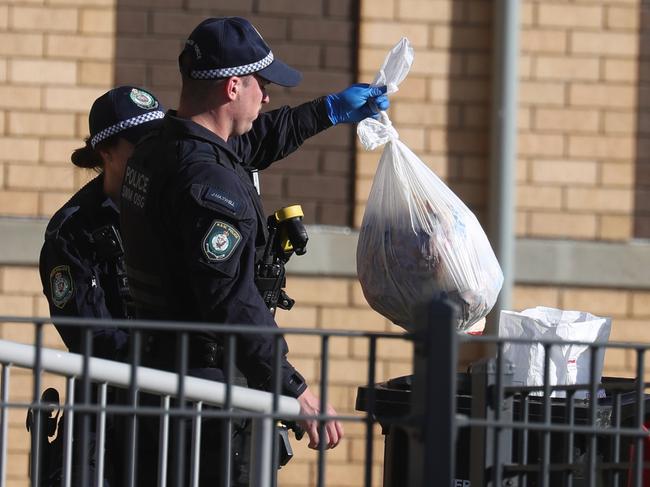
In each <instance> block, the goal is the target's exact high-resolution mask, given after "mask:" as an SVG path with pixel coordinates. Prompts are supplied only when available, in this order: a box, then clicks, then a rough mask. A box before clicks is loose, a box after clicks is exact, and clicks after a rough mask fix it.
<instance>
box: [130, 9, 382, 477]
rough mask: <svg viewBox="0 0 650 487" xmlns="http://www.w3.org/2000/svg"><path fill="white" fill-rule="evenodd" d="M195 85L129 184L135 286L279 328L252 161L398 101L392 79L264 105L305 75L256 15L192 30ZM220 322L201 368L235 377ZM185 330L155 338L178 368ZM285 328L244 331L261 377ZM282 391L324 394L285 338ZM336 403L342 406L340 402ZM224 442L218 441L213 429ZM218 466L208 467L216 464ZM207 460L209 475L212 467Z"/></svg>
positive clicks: (144, 311)
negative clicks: (263, 268)
mask: <svg viewBox="0 0 650 487" xmlns="http://www.w3.org/2000/svg"><path fill="white" fill-rule="evenodd" d="M179 64H180V68H181V73H182V79H183V87H182V92H181V98H180V104H179V108H178V111H176V112H174V111H169V112H168V113H167V115H166V116H165V119H164V121H163V126H162V128H161V129H160V130H159V131H157V132H156V133H154V135H152V136H150V137H149V138H147V139H145V140H144V141H142V143H141V144H140V145H139V146H138V147H137V148H136V151H135V154H134V156H133V158H132V159H131V160H130V161H129V165H128V167H127V171H126V175H125V179H124V184H123V188H122V229H123V237H124V243H125V248H126V259H127V266H128V275H129V280H130V283H131V290H132V294H133V297H134V299H135V302H136V308H137V312H138V315H139V317H141V318H152V319H166V320H184V321H203V322H212V323H233V324H241V323H243V324H254V325H256V326H260V327H276V326H277V325H276V323H275V321H274V319H273V316H272V315H271V313H270V312H269V311H268V309H267V308H266V307H265V304H264V301H263V300H262V298H261V296H260V293H259V291H258V289H257V288H256V286H255V266H256V262H257V261H258V259H259V257H260V251H261V250H263V249H264V245H265V243H266V238H267V230H266V218H265V215H264V210H263V208H262V204H261V199H260V197H259V195H258V192H257V191H256V188H255V186H254V184H253V178H252V177H251V172H252V171H254V170H256V169H264V168H266V167H267V166H269V164H271V163H272V162H273V161H276V160H278V159H281V158H283V157H285V156H287V155H288V154H290V153H291V152H292V151H294V150H295V149H297V148H298V147H299V146H300V145H301V144H302V143H303V142H304V141H305V139H307V138H308V137H311V136H313V135H315V134H317V133H318V132H320V131H322V130H324V129H326V128H328V127H330V126H332V125H334V124H336V123H344V122H350V123H352V122H358V121H360V120H362V119H364V118H366V117H368V116H372V115H373V114H375V113H376V112H377V110H379V109H386V108H387V107H388V100H387V98H386V96H385V91H386V90H385V87H382V88H376V87H369V86H368V85H353V86H351V87H349V88H348V89H346V90H344V91H343V92H341V93H337V94H332V95H328V96H326V97H323V98H318V99H316V100H314V101H311V102H308V103H305V104H303V105H300V106H297V107H295V108H289V107H283V108H280V109H278V110H274V111H272V112H269V113H264V114H260V110H261V108H262V106H263V105H264V104H266V103H268V102H269V96H268V94H267V93H266V86H267V85H268V84H269V83H275V84H279V85H282V86H288V87H291V86H296V85H297V84H298V83H299V82H300V80H301V77H302V75H301V74H300V73H299V72H298V71H296V70H294V69H292V68H290V67H289V66H287V65H286V64H284V63H282V62H281V61H279V60H277V59H275V58H274V55H273V53H272V52H271V50H270V48H269V47H268V45H267V44H266V43H265V41H264V40H263V38H262V36H261V35H260V34H259V33H258V31H257V30H256V29H255V28H254V27H253V26H252V25H251V24H250V23H249V22H248V21H247V20H245V19H242V18H237V17H229V18H211V19H207V20H205V21H203V22H202V23H201V24H199V25H198V26H197V27H196V29H195V30H194V31H193V32H192V33H191V35H190V37H189V39H188V40H187V42H186V45H185V48H184V50H183V52H182V53H181V55H180V57H179ZM218 330H219V327H218V325H216V326H215V332H214V333H208V332H206V333H192V334H190V338H189V343H190V345H189V346H190V353H189V361H190V363H189V369H190V373H191V374H194V375H199V376H202V377H207V378H211V379H214V380H223V372H222V371H221V369H220V364H219V357H217V356H216V355H219V353H218V350H219V346H217V345H218V343H219V342H221V341H222V337H220V335H219V334H218ZM175 340H176V339H175V336H172V335H166V334H164V333H162V332H160V333H151V334H150V335H149V336H148V337H147V338H146V342H147V343H148V347H149V348H148V349H147V350H148V351H147V350H145V355H144V357H143V358H144V360H145V362H146V363H147V364H148V365H152V366H157V367H163V368H168V369H173V367H174V359H173V357H174V355H175V351H176V341H175ZM274 342H275V339H274V337H273V336H272V335H270V334H265V333H260V334H241V335H238V337H237V344H238V346H237V366H238V368H239V369H240V370H241V371H242V372H243V374H244V375H245V377H246V379H247V380H248V383H249V385H250V386H252V387H255V388H260V389H267V390H268V389H270V388H271V384H272V374H273V348H274ZM281 347H282V370H281V371H280V377H281V384H282V392H283V393H284V394H288V395H291V396H294V397H296V398H298V401H299V403H300V405H301V411H302V413H303V414H317V413H318V412H319V400H318V399H317V398H316V396H315V395H314V394H312V392H311V390H310V389H309V388H308V387H307V384H306V383H305V381H304V379H303V377H302V376H301V375H300V374H299V373H298V372H297V371H296V370H295V369H294V368H293V366H291V364H290V363H289V361H288V360H287V359H286V353H287V351H288V350H287V347H286V343H285V342H284V340H281ZM327 413H329V414H335V411H334V409H333V408H331V407H328V411H327ZM304 426H305V429H306V432H307V434H308V435H309V439H310V442H309V446H310V447H311V448H316V447H317V446H318V443H319V441H324V442H325V443H326V445H327V446H328V447H329V448H334V447H335V446H336V445H337V444H338V443H339V441H340V439H341V438H342V436H343V428H342V427H341V425H340V424H339V422H337V421H330V422H328V423H327V425H326V428H325V438H319V437H318V429H317V423H316V422H315V421H309V422H306V423H305V424H304ZM212 441H214V440H212ZM212 458H213V459H212V460H211V462H212V465H209V466H208V467H207V469H211V470H216V469H215V468H214V457H212ZM205 470H206V469H205V468H203V469H202V472H201V479H202V483H203V481H204V480H206V481H207V479H208V477H207V475H209V472H205Z"/></svg>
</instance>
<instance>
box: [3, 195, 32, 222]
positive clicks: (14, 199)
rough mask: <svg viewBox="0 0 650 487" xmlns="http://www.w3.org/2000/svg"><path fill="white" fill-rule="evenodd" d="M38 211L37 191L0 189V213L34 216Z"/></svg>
mask: <svg viewBox="0 0 650 487" xmlns="http://www.w3.org/2000/svg"><path fill="white" fill-rule="evenodd" d="M37 211H38V193H36V192H27V191H9V190H7V189H3V190H2V191H0V214H1V215H9V216H34V215H36V213H37Z"/></svg>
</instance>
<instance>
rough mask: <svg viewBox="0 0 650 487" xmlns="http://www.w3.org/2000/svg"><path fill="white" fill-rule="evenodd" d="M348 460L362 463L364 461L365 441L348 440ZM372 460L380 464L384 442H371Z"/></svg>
mask: <svg viewBox="0 0 650 487" xmlns="http://www.w3.org/2000/svg"><path fill="white" fill-rule="evenodd" d="M350 458H351V460H352V461H354V462H359V463H361V462H364V461H365V459H366V441H365V439H356V438H354V439H351V440H350ZM372 458H373V461H375V462H382V461H383V459H384V442H383V440H381V439H375V440H373V447H372Z"/></svg>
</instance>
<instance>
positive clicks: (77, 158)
mask: <svg viewBox="0 0 650 487" xmlns="http://www.w3.org/2000/svg"><path fill="white" fill-rule="evenodd" d="M70 160H71V161H72V164H74V165H75V166H77V167H83V168H85V169H94V170H96V171H98V172H99V171H100V170H101V169H102V168H103V167H104V161H102V157H101V156H100V155H99V152H97V151H96V150H95V149H93V146H92V145H90V137H89V138H87V139H86V145H85V146H84V147H79V148H78V149H75V150H74V152H73V153H72V155H71V156H70Z"/></svg>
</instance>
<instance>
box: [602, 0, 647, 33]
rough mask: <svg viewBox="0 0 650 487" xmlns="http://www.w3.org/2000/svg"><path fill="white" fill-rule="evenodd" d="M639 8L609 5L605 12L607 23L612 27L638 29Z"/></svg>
mask: <svg viewBox="0 0 650 487" xmlns="http://www.w3.org/2000/svg"><path fill="white" fill-rule="evenodd" d="M639 17H640V14H639V10H638V8H627V7H614V6H611V5H610V6H608V7H607V10H606V13H605V25H606V26H607V27H608V28H610V29H622V30H631V31H636V30H637V29H638V28H639Z"/></svg>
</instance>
